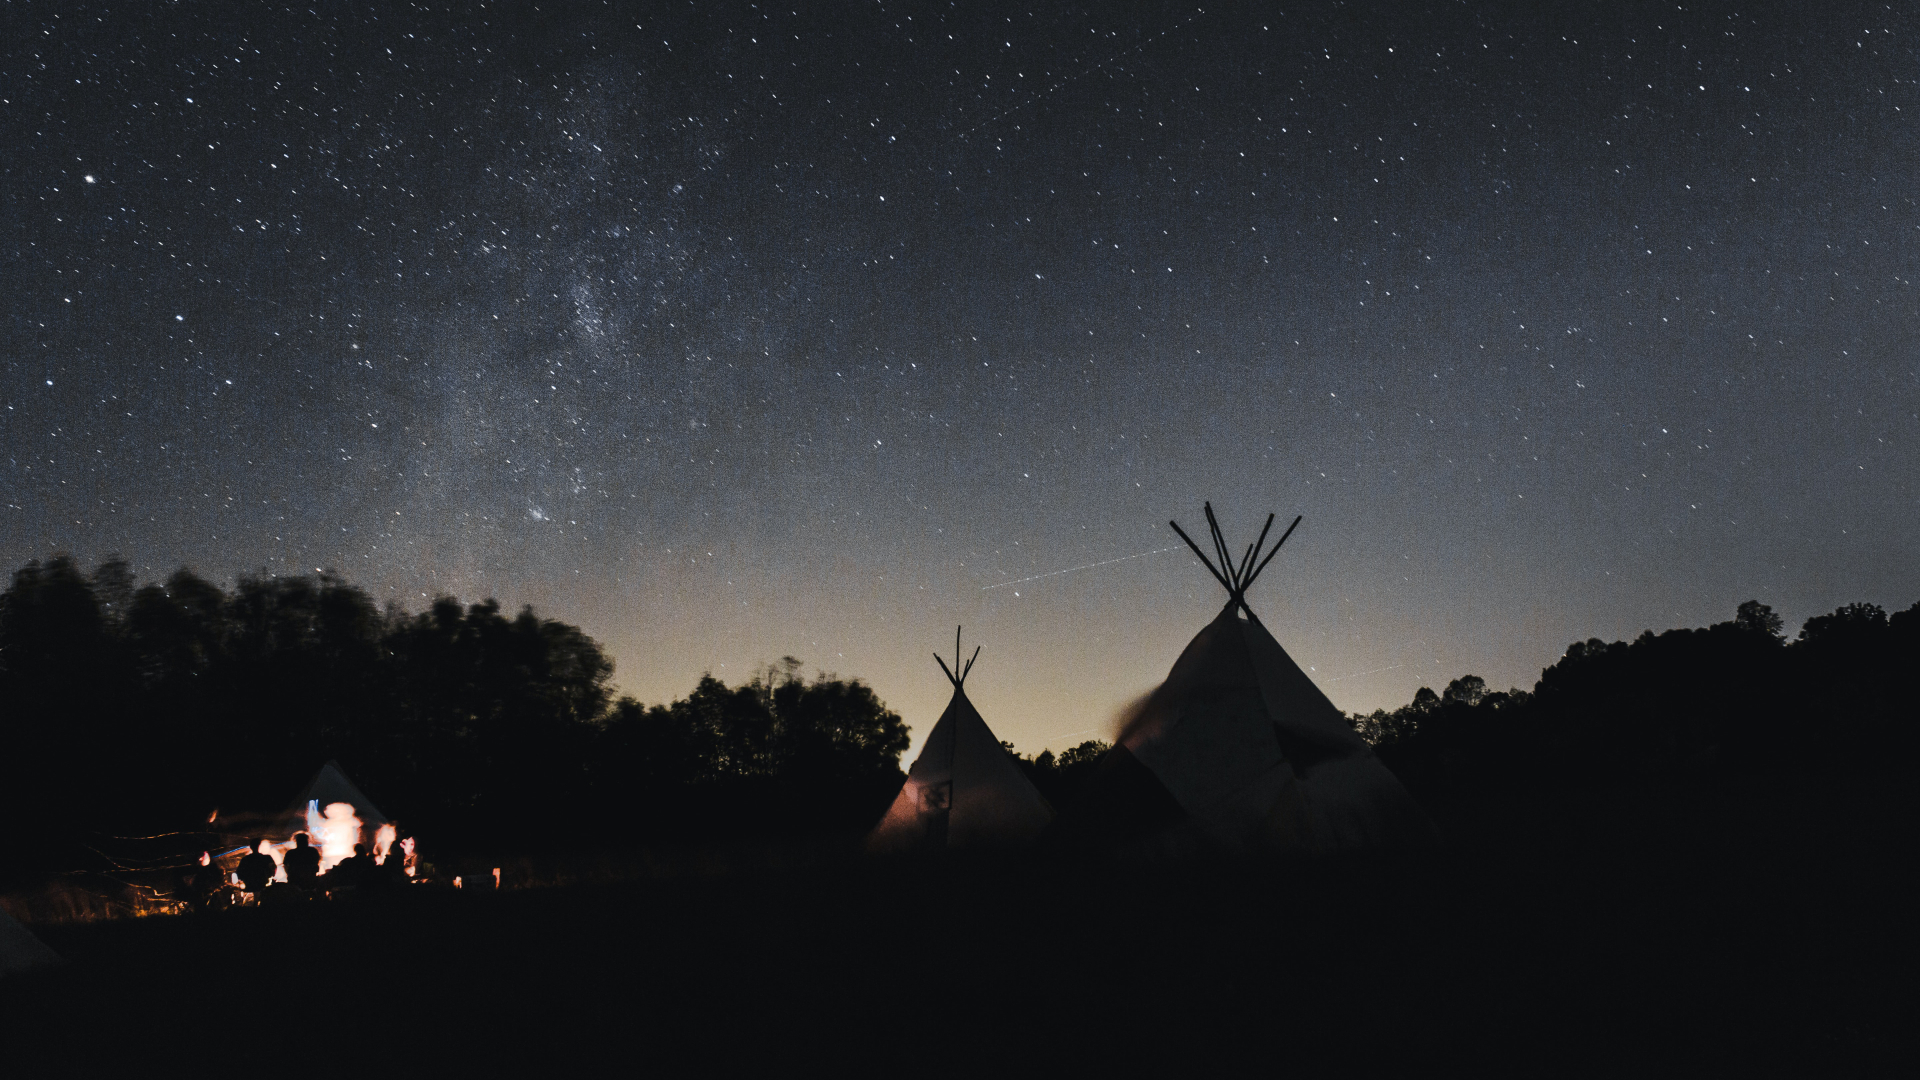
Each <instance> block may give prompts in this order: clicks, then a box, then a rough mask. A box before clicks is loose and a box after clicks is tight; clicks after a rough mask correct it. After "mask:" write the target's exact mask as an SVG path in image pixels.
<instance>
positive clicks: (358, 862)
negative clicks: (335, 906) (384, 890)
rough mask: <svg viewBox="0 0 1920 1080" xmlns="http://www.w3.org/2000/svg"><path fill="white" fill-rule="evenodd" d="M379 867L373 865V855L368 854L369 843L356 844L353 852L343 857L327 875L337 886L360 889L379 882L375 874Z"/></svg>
mask: <svg viewBox="0 0 1920 1080" xmlns="http://www.w3.org/2000/svg"><path fill="white" fill-rule="evenodd" d="M379 869H380V868H379V867H377V866H375V865H373V856H371V855H369V854H367V845H365V844H355V845H353V854H352V855H350V856H348V857H347V858H344V859H341V860H340V864H339V865H338V866H335V867H334V868H333V869H332V870H330V871H328V872H327V877H328V879H329V880H330V881H331V882H332V883H333V885H334V887H336V888H339V887H341V886H345V887H348V888H352V889H354V890H356V891H360V890H366V889H367V888H368V887H369V886H371V885H375V884H377V882H376V881H375V880H374V875H375V873H376V872H377V871H378V870H379Z"/></svg>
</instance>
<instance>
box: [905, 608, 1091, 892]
mask: <svg viewBox="0 0 1920 1080" xmlns="http://www.w3.org/2000/svg"><path fill="white" fill-rule="evenodd" d="M953 645H954V655H953V667H951V668H949V667H947V663H946V661H945V660H942V659H940V656H939V655H938V654H937V653H936V654H935V655H934V661H935V662H937V663H938V664H939V665H940V670H941V671H944V672H946V675H947V679H948V681H950V682H952V683H953V700H952V701H951V702H949V703H948V704H947V711H946V712H944V713H942V714H941V715H940V722H939V723H937V724H935V725H933V731H932V732H931V733H930V734H929V735H928V736H927V743H926V745H925V746H923V747H921V749H920V756H919V758H917V759H916V760H915V761H914V763H913V768H912V769H910V770H908V772H907V782H906V783H905V784H904V785H902V786H901V788H900V795H899V797H898V798H896V799H894V800H893V806H892V807H891V808H889V809H888V810H887V815H886V816H885V817H883V818H881V819H880V824H878V825H876V826H874V830H873V833H872V834H871V835H870V836H868V837H867V849H868V850H869V851H872V852H874V853H876V854H891V853H896V852H905V851H916V850H926V849H932V848H960V847H1012V846H1017V845H1020V844H1024V843H1027V842H1029V841H1031V840H1033V839H1034V838H1035V837H1037V836H1038V835H1039V834H1040V833H1041V832H1042V831H1043V830H1044V829H1046V827H1047V825H1048V824H1049V823H1051V822H1052V821H1053V808H1052V807H1051V806H1048V805H1047V800H1046V799H1045V798H1043V797H1042V796H1041V794H1040V792H1039V791H1038V790H1037V789H1036V788H1035V787H1034V786H1033V783H1032V781H1030V780H1028V779H1027V778H1026V776H1025V775H1023V774H1022V773H1021V772H1020V768H1019V766H1017V765H1015V764H1014V763H1013V760H1012V758H1011V757H1009V756H1008V754H1007V751H1006V749H1005V748H1004V747H1002V746H1001V745H1000V740H999V739H997V738H995V737H994V734H993V730H992V729H991V728H989V727H987V722H986V721H985V720H982V719H981V718H980V713H979V712H978V711H977V710H975V709H974V707H973V702H971V701H968V700H967V692H966V689H965V686H964V684H965V683H966V680H967V673H968V672H970V671H972V670H973V660H974V659H978V658H979V656H980V650H979V649H978V648H976V649H974V650H973V658H972V659H969V660H968V661H967V663H966V666H965V667H961V666H960V634H959V631H957V630H956V631H955V632H954V636H953Z"/></svg>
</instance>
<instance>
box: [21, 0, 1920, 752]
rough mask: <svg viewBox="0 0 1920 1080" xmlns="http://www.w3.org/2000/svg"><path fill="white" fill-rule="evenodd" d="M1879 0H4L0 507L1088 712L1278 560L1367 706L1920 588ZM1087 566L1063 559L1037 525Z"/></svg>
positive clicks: (1333, 681) (1107, 711) (394, 593)
mask: <svg viewBox="0 0 1920 1080" xmlns="http://www.w3.org/2000/svg"><path fill="white" fill-rule="evenodd" d="M1915 12H1916V9H1915V8H1913V7H1912V6H1910V5H1889V4H1883V3H1872V4H1866V3H1848V2H1845V0H1839V2H1835V3H1830V4H1734V3H1725V4H1722V3H1689V4H1684V5H1676V4H1673V3H1633V2H1618V0H1609V2H1605V3H1598V2H1595V3H1566V4H1534V3H1506V4H1499V3H1471V4H1461V3H1445V2H1439V0H1435V2H1431V3H1424V4H1411V5H1395V4H1386V3H1380V4H1363V3H1326V2H1319V3H1299V4H1293V3H1281V4H1261V5H1234V4H1221V5H1219V6H1218V7H1214V6H1211V5H1209V6H1207V7H1205V8H1204V9H1203V8H1200V7H1196V6H1194V5H1192V4H1185V3H1134V4H1101V5H1062V4H1027V5H1022V6H1011V5H1001V4H972V3H946V2H940V3H934V2H927V3H886V4H880V3H871V2H868V3H833V4H819V5H812V4H809V5H804V6H802V5H799V4H795V3H791V2H788V3H782V4H752V3H734V2H727V0H700V2H698V3H684V2H682V3H651V4H620V3H606V4H601V3H593V4H569V3H557V2H542V3H538V4H532V3H485V4H483V3H466V2H462V3H457V4H439V5H425V4H419V5H413V4H401V3H375V4H369V3H360V4H349V3H343V2H337V0H315V2H311V3H306V4H295V5H292V6H288V7H281V6H277V5H272V4H267V3H245V4H227V5H221V4H148V3H137V4H123V5H90V4H85V3H78V2H67V0H62V2H59V3H16V4H12V5H9V7H8V9H7V10H6V12H5V13H4V14H0V20H4V24H5V32H4V34H3V35H0V50H4V51H3V52H0V146H4V148H5V150H4V153H0V286H4V291H5V295H6V297H7V311H6V315H7V318H6V322H5V330H4V339H0V449H4V451H5V456H4V460H3V461H0V501H4V505H3V506H0V556H4V558H5V560H6V562H7V565H8V567H9V568H11V567H17V566H19V565H21V564H23V563H25V562H26V561H27V560H29V559H34V558H43V557H45V556H48V555H50V554H53V553H55V552H61V551H64V552H71V553H73V554H74V555H75V556H77V557H78V558H80V559H81V560H83V561H84V562H87V563H89V564H91V563H93V562H96V561H98V560H100V559H102V558H105V557H107V556H109V555H112V554H116V553H117V554H120V555H123V556H125V557H126V558H127V559H129V560H130V561H131V562H132V563H133V565H134V566H135V568H136V570H137V571H138V572H139V573H140V575H141V576H142V578H143V580H157V579H162V578H164V577H165V576H166V575H167V574H168V573H170V572H171V571H172V570H174V569H175V568H177V567H179V566H181V565H187V566H191V567H193V568H194V569H196V570H197V571H199V572H201V573H202V574H205V575H207V576H209V577H212V578H214V579H216V580H220V581H223V582H226V581H231V580H232V578H233V577H234V576H235V575H236V574H240V573H249V572H254V573H257V572H266V573H283V574H284V573H303V572H306V573H310V572H312V571H314V570H315V569H318V568H326V569H329V570H334V571H337V572H339V573H341V574H343V575H345V576H346V577H347V578H349V579H350V580H352V581H355V582H358V583H360V584H362V585H364V586H366V587H367V588H368V589H369V590H371V591H372V592H373V593H374V595H375V596H376V597H377V598H379V599H380V600H382V601H383V602H384V601H393V602H396V603H398V604H401V605H403V606H407V607H409V608H411V609H414V610H417V609H419V608H420V607H422V606H424V605H425V604H426V603H427V602H428V601H429V599H430V598H431V597H433V596H436V595H442V594H450V595H455V596H458V597H461V598H463V599H465V600H469V601H471V600H478V599H480V598H482V597H485V596H495V597H498V598H499V599H500V600H501V601H502V603H504V604H505V605H507V606H509V607H510V608H511V607H518V606H519V605H522V604H532V605H534V606H535V607H536V609H538V610H539V611H541V612H542V613H544V614H547V615H551V616H553V617H556V618H560V619H563V620H566V621H568V622H573V623H576V624H578V625H580V626H582V627H583V628H585V629H586V630H587V631H588V632H589V633H591V634H593V635H594V636H595V637H596V638H598V639H599V640H600V641H602V642H603V643H604V644H605V645H606V646H607V648H608V649H609V651H610V652H611V654H612V655H613V656H614V658H615V660H616V662H617V664H618V669H617V672H616V676H615V677H616V680H617V682H618V683H619V685H620V687H621V688H622V689H623V690H624V691H626V692H629V693H632V694H635V695H637V696H639V697H640V698H641V699H642V700H644V701H648V702H657V701H662V700H666V699H670V698H672V697H677V696H680V695H683V694H684V693H686V692H687V690H689V689H691V687H692V686H693V684H694V682H695V680H697V678H698V677H699V675H700V673H701V672H702V671H712V672H713V673H714V674H715V675H717V676H719V677H721V678H723V679H726V680H728V681H730V682H738V681H741V680H742V679H744V678H745V677H746V676H747V675H748V674H749V673H750V672H751V671H752V670H753V669H754V668H755V667H756V666H758V665H761V664H764V663H766V662H768V661H772V660H776V659H778V658H779V657H781V656H783V655H793V656H797V657H799V658H801V659H802V660H803V661H805V662H806V664H807V667H808V669H809V670H813V669H816V668H818V669H826V670H829V671H837V672H839V673H841V674H844V675H855V676H860V677H862V678H865V679H866V680H868V681H869V682H870V683H872V684H873V685H874V686H875V687H876V689H877V690H878V691H879V693H880V695H881V696H882V697H883V698H884V699H886V700H887V701H888V702H889V703H890V704H891V705H892V706H894V707H895V708H896V709H898V710H899V711H900V712H901V713H902V714H903V715H904V716H905V717H906V719H907V720H908V721H909V723H911V724H912V725H913V726H914V728H915V729H916V731H917V732H918V733H922V734H923V733H924V731H925V730H926V729H927V728H928V727H930V726H931V724H932V721H933V720H934V719H935V718H937V716H938V714H939V710H940V708H941V707H942V706H943V704H944V702H945V699H946V697H947V694H948V693H949V689H948V687H947V684H946V680H945V679H944V678H943V677H942V676H941V675H940V674H939V672H938V670H937V669H936V668H935V667H934V665H933V663H932V661H931V659H930V657H929V656H928V653H929V652H931V651H932V650H934V649H938V648H945V649H949V650H950V649H951V646H952V634H953V628H954V626H955V625H956V624H960V623H964V624H966V627H967V631H966V634H967V649H968V651H969V652H971V650H972V646H973V645H974V644H976V643H977V644H981V645H984V646H985V649H984V651H983V653H982V655H981V660H980V663H979V666H978V667H977V668H976V669H975V675H974V677H973V679H972V680H970V681H969V684H968V689H969V692H970V694H971V696H972V697H973V698H974V700H975V701H976V703H977V704H978V705H979V706H980V708H981V710H982V712H983V714H984V715H985V716H986V717H987V718H988V720H989V722H990V723H991V724H993V725H994V727H995V728H996V730H997V731H998V732H999V733H1000V734H1001V736H1002V737H1003V738H1006V739H1009V740H1012V741H1014V742H1015V743H1017V744H1018V745H1019V746H1020V747H1021V749H1023V750H1026V751H1029V752H1034V751H1038V750H1039V749H1040V748H1042V747H1047V746H1050V747H1052V748H1054V749H1056V750H1058V749H1061V748H1064V747H1066V746H1069V745H1073V744H1075V743H1077V742H1079V741H1081V740H1083V739H1086V738H1095V737H1110V735H1111V725H1112V718H1113V715H1114V712H1115V710H1116V708H1117V707H1118V706H1119V705H1120V704H1121V703H1122V702H1124V701H1125V700H1127V699H1129V698H1131V697H1133V696H1134V695H1136V694H1138V693H1140V692H1142V691H1144V690H1146V689H1147V688H1149V687H1150V686H1152V685H1153V684H1154V683H1156V682H1157V681H1158V680H1159V679H1160V678H1162V677H1163V676H1164V675H1165V673H1166V671H1167V669H1168V667H1169V666H1170V665H1171V664H1172V662H1173V660H1174V658H1175V657H1176V656H1177V655H1178V653H1179V650H1180V649H1181V647H1182V646H1183V645H1184V644H1185V642H1186V641H1187V640H1188V638H1190V637H1191V635H1192V634H1193V633H1194V632H1195V631H1197V630H1198V629H1199V627H1200V626H1201V625H1203V624H1204V623H1205V622H1206V621H1207V620H1208V619H1209V618H1211V617H1212V615H1213V614H1214V613H1215V612H1216V611H1217V610H1218V608H1219V606H1220V604H1221V603H1222V602H1223V599H1224V597H1223V595H1222V592H1221V590H1220V589H1219V587H1218V586H1217V585H1216V584H1214V582H1213V581H1212V579H1211V578H1210V577H1209V576H1208V574H1207V572H1206V570H1205V569H1203V568H1202V567H1201V566H1200V565H1199V564H1198V562H1197V561H1196V560H1195V559H1193V558H1192V556H1191V555H1189V554H1186V553H1185V552H1184V549H1182V548H1181V547H1180V543H1179V540H1178V538H1177V537H1175V536H1174V534H1173V533H1172V531H1171V530H1169V529H1168V528H1167V525H1166V522H1167V519H1168V518H1170V517H1177V518H1178V519H1180V520H1181V522H1182V523H1183V524H1184V525H1186V526H1188V527H1189V531H1195V530H1196V529H1200V528H1204V526H1203V524H1202V519H1201V517H1200V505H1201V502H1202V501H1203V500H1209V499H1210V500H1212V502H1213V504H1214V505H1215V507H1216V508H1218V510H1219V511H1220V513H1221V517H1222V524H1223V526H1224V528H1225V529H1226V530H1227V534H1228V538H1229V540H1230V541H1232V542H1234V543H1236V545H1244V544H1246V543H1248V542H1250V541H1251V540H1252V538H1253V535H1254V533H1255V532H1256V531H1257V530H1258V528H1259V526H1260V524H1261V523H1262V522H1263V521H1264V519H1265V516H1266V514H1267V513H1268V512H1277V513H1279V514H1280V515H1281V517H1282V524H1283V525H1284V523H1285V521H1286V520H1288V519H1290V518H1291V517H1292V515H1294V514H1302V515H1305V521H1304V522H1303V523H1302V524H1301V526H1300V528H1299V530H1298V531H1297V532H1296V533H1295V534H1294V536H1293V538H1292V539H1291V540H1290V541H1289V542H1288V544H1287V547H1286V549H1285V550H1284V551H1283V552H1282V553H1281V555H1280V557H1279V558H1277V559H1276V560H1275V561H1274V562H1273V564H1272V565H1271V566H1269V567H1268V569H1267V571H1266V574H1265V575H1264V576H1263V577H1262V578H1261V580H1260V581H1259V583H1258V584H1257V585H1256V586H1255V587H1254V589H1253V591H1252V593H1251V594H1250V597H1249V599H1250V602H1251V603H1252V605H1253V606H1254V608H1255V609H1256V610H1257V611H1259V612H1260V613H1261V615H1262V617H1263V619H1264V620H1265V621H1266V623H1267V624H1268V625H1269V626H1270V627H1271V628H1272V629H1273V630H1274V631H1275V633H1276V635H1277V636H1278V637H1279V639H1280V640H1281V642H1282V643H1283V644H1284V645H1286V646H1287V647H1288V649H1289V650H1290V651H1291V652H1292V653H1293V655H1294V656H1295V658H1296V659H1298V660H1299V661H1300V663H1301V664H1302V666H1303V667H1307V668H1309V669H1310V671H1311V673H1312V674H1313V676H1314V677H1315V678H1316V679H1317V680H1319V681H1320V684H1321V685H1322V686H1323V688H1325V689H1326V690H1327V691H1328V693H1329V695H1330V696H1331V697H1332V698H1333V699H1334V701H1335V703H1336V704H1339V705H1341V706H1342V707H1344V708H1347V709H1351V710H1370V709H1372V708H1375V707H1389V708H1391V707H1394V706H1397V705H1399V704H1403V703H1405V702H1406V701H1407V700H1408V699H1409V698H1410V697H1411V695H1412V693H1413V691H1414V690H1415V689H1416V688H1417V687H1419V686H1420V685H1423V684H1427V685H1433V686H1436V687H1438V686H1442V685H1444V684H1445V682H1446V681H1447V680H1448V679H1451V678H1454V677H1456V676H1459V675H1462V674H1465V673H1468V672H1472V673H1476V674H1479V675H1481V676H1483V677H1484V678H1486V679H1487V681H1488V682H1489V683H1490V684H1492V685H1494V686H1496V687H1504V686H1507V685H1519V686H1522V687H1530V686H1531V685H1532V683H1533V680H1534V679H1535V678H1537V677H1538V672H1539V670H1540V668H1541V667H1543V666H1544V665H1546V664H1549V663H1552V662H1553V661H1554V660H1555V659H1556V658H1557V657H1558V656H1559V655H1560V653H1561V652H1562V651H1563V649H1564V648H1565V646H1566V644H1567V643H1568V642H1570V641H1573V640H1576V639H1584V638H1586V637H1588V636H1593V635H1597V636H1601V637H1606V638H1610V639H1611V638H1619V637H1631V636H1633V635H1635V634H1637V633H1638V632H1639V631H1641V630H1642V629H1647V628H1652V629H1655V630H1660V629H1665V628H1668V627H1672V626H1692V625H1705V624H1707V623H1710V622H1714V621H1720V620H1724V619H1727V618H1730V617H1731V616H1732V613H1733V610H1734V608H1735V606H1736V605H1737V604H1739V603H1740V602H1741V601H1743V600H1747V599H1759V600H1762V601H1764V602H1766V603H1769V604H1772V605H1773V606H1774V607H1775V608H1776V609H1777V610H1779V611H1780V612H1781V613H1782V614H1783V615H1784V616H1785V617H1786V618H1787V620H1788V626H1789V630H1791V629H1793V628H1795V627H1797V626H1798V624H1799V622H1800V621H1801V620H1803V619H1805V618H1806V617H1807V616H1809V615H1813V614H1818V613H1820V612H1824V611H1828V610H1831V609H1832V608H1833V607H1835V606H1837V605H1839V604H1841V603H1846V602H1851V601H1856V600H1865V601H1871V602H1876V603H1880V604H1882V605H1885V606H1888V607H1894V606H1898V607H1905V606H1907V605H1909V604H1911V603H1913V602H1914V601H1915V600H1916V599H1920V558H1917V556H1920V499H1917V498H1916V496H1917V495H1920V456H1916V454H1915V452H1914V447H1915V443H1916V437H1917V436H1920V375H1917V374H1916V371H1917V369H1920V356H1917V355H1916V354H1917V353H1920V306H1917V305H1920V293H1916V291H1915V288H1914V280H1913V279H1914V276H1915V274H1916V273H1920V259H1917V258H1916V255H1917V254H1920V208H1917V207H1916V204H1915V201H1914V200H1915V194H1916V190H1920V184H1916V177H1920V135H1917V134H1916V126H1915V122H1916V120H1920V93H1916V83H1915V79H1916V77H1920V64H1916V60H1920V16H1917V15H1916V13H1915ZM1060 571H1066V572H1060Z"/></svg>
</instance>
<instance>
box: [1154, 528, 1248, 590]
mask: <svg viewBox="0 0 1920 1080" xmlns="http://www.w3.org/2000/svg"><path fill="white" fill-rule="evenodd" d="M1167 524H1169V525H1171V526H1173V531H1174V532H1177V533H1179V534H1180V539H1182V540H1185V541H1186V542H1187V546H1188V547H1190V548H1192V549H1193V553H1194V554H1195V555H1198V556H1199V557H1200V565H1202V566H1204V567H1206V568H1207V573H1209V574H1212V575H1213V580H1215V581H1217V582H1219V583H1220V587H1221V588H1223V589H1225V590H1227V591H1228V592H1232V591H1233V585H1232V584H1231V583H1230V582H1228V581H1227V579H1226V578H1225V577H1224V576H1222V575H1221V573H1220V571H1218V570H1215V569H1214V568H1213V562H1212V560H1210V559H1208V558H1207V557H1206V555H1204V554H1202V553H1201V551H1200V545H1199V544H1196V543H1194V542H1193V537H1191V536H1188V535H1187V530H1185V529H1183V528H1181V527H1180V523H1179V522H1177V521H1169V522H1167Z"/></svg>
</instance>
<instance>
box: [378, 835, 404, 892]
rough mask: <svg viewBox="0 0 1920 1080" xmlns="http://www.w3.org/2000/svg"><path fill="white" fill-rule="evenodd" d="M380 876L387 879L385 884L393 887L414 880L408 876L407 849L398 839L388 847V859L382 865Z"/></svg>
mask: <svg viewBox="0 0 1920 1080" xmlns="http://www.w3.org/2000/svg"><path fill="white" fill-rule="evenodd" d="M380 876H381V877H382V878H384V879H385V884H386V885H388V886H389V887H392V888H398V887H400V886H402V885H405V884H407V883H408V882H409V881H411V880H412V879H411V878H409V877H407V850H406V849H405V848H403V847H401V846H400V842H399V841H398V840H396V841H394V843H393V846H392V847H390V848H388V849H387V861H386V862H385V863H383V864H382V865H381V867H380Z"/></svg>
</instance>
